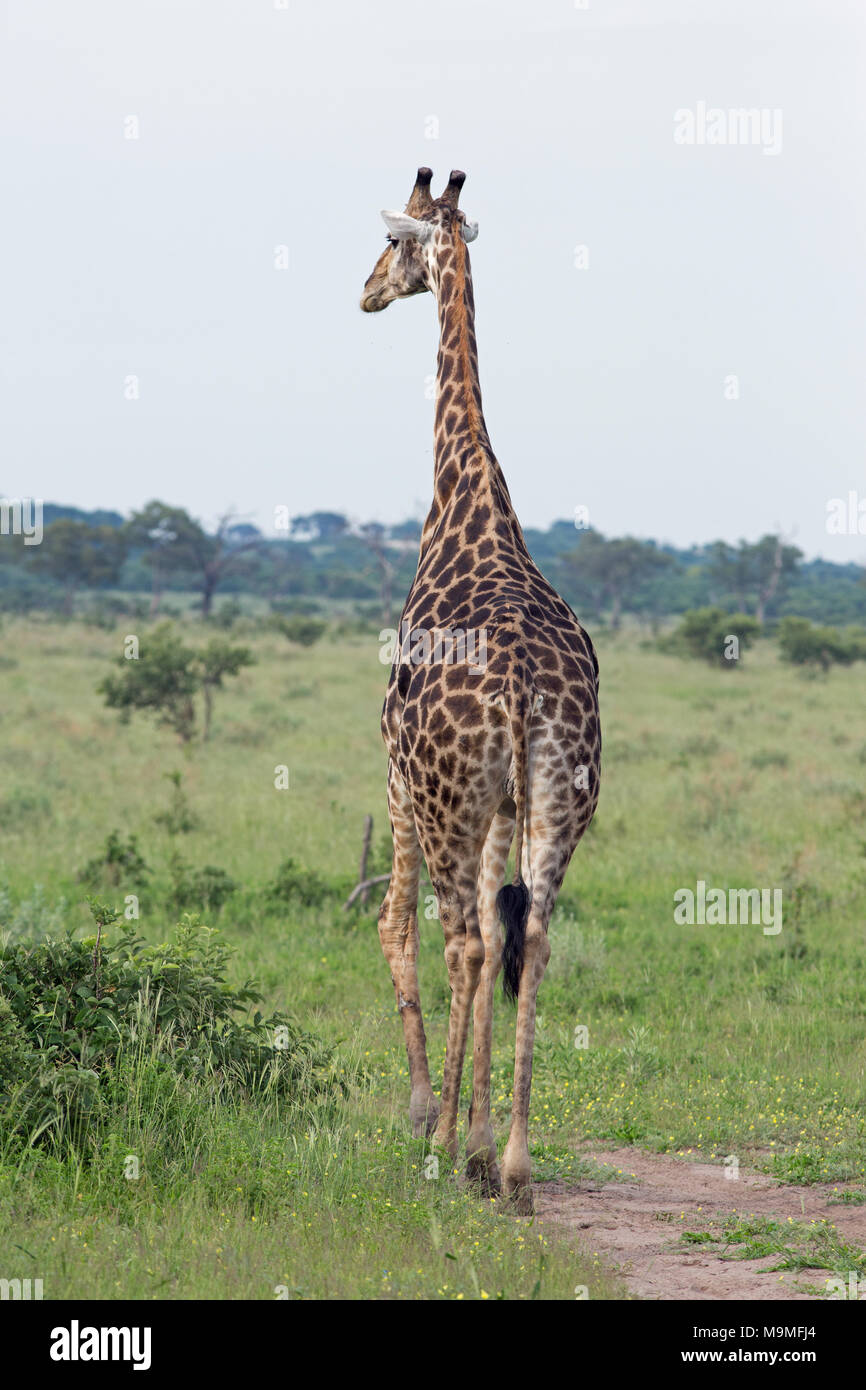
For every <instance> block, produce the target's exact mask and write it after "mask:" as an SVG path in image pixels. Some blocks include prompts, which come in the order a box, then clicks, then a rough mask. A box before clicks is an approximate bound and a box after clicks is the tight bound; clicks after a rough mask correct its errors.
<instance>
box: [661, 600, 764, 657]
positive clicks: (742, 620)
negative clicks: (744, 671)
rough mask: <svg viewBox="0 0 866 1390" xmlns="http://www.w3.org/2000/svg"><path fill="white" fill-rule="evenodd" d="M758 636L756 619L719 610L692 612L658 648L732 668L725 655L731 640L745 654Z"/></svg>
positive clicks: (708, 609)
mask: <svg viewBox="0 0 866 1390" xmlns="http://www.w3.org/2000/svg"><path fill="white" fill-rule="evenodd" d="M759 632H760V623H759V622H758V620H757V618H753V617H751V616H750V615H749V614H748V613H726V612H725V611H724V609H722V608H693V609H692V610H691V611H690V612H688V613H684V614H683V617H682V621H681V622H680V625H679V627H677V628H675V629H674V631H673V632H672V633H671V635H670V637H668V638H665V639H663V641H662V643H661V644H660V645H661V646H662V647H663V649H665V650H668V651H673V652H680V653H683V654H684V655H687V656H693V657H697V658H698V659H699V660H701V661H709V662H711V663H712V664H713V665H714V666H724V667H733V666H736V665H737V660H736V659H734V658H732V657H731V656H730V655H726V653H727V651H728V647H729V641H730V638H731V637H736V639H737V641H738V643H739V649H740V651H745V650H746V649H747V647H750V646H751V645H752V643H753V642H754V640H755V637H756V636H757V634H758V633H759Z"/></svg>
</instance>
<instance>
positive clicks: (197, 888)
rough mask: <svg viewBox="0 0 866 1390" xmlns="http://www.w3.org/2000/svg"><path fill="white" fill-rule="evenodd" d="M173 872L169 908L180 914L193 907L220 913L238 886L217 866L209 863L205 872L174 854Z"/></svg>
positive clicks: (171, 862)
mask: <svg viewBox="0 0 866 1390" xmlns="http://www.w3.org/2000/svg"><path fill="white" fill-rule="evenodd" d="M170 870H171V880H172V886H171V892H170V894H169V905H170V906H171V907H173V908H174V909H175V911H177V912H184V911H186V910H187V909H189V908H201V909H203V910H204V911H205V912H219V911H220V909H221V908H222V906H223V903H224V902H225V901H226V899H227V898H230V897H231V895H232V893H234V892H235V890H236V889H237V886H238V885H237V884H236V883H235V881H234V879H233V878H230V877H229V875H228V874H227V873H226V871H225V869H218V868H216V867H215V866H214V865H213V864H205V866H204V868H202V869H193V868H191V867H190V865H189V864H185V863H184V861H183V860H182V859H181V858H180V855H178V854H173V855H172V857H171V861H170Z"/></svg>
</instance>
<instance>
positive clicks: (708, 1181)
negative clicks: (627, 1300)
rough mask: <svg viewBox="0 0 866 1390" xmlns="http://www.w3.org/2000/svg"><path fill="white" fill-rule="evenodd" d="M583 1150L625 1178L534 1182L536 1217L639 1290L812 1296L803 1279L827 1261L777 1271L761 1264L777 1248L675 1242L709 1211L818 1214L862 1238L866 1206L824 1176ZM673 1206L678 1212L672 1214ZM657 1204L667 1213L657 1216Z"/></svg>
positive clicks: (812, 1278) (660, 1294) (823, 1276)
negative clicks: (761, 1251) (747, 1254)
mask: <svg viewBox="0 0 866 1390" xmlns="http://www.w3.org/2000/svg"><path fill="white" fill-rule="evenodd" d="M586 1157H587V1158H591V1159H593V1160H594V1161H595V1162H596V1163H599V1164H606V1165H610V1166H611V1167H612V1168H613V1169H614V1170H615V1171H616V1170H621V1171H622V1174H623V1175H624V1178H625V1181H623V1180H621V1179H619V1178H618V1179H617V1180H616V1181H613V1182H605V1183H603V1184H600V1185H597V1186H596V1185H594V1184H592V1183H582V1184H581V1185H580V1186H579V1187H575V1186H569V1185H567V1184H564V1183H558V1182H543V1183H538V1184H536V1185H535V1187H534V1194H535V1210H536V1216H537V1219H538V1220H539V1221H541V1222H544V1223H547V1224H549V1225H551V1226H554V1225H555V1226H559V1227H563V1226H564V1227H567V1228H569V1229H570V1230H573V1231H574V1232H575V1233H576V1234H577V1235H578V1236H579V1237H580V1241H581V1244H582V1245H583V1246H584V1247H585V1248H587V1249H589V1250H590V1251H592V1252H597V1253H598V1254H599V1255H600V1256H601V1258H602V1259H603V1260H604V1262H605V1263H606V1264H608V1265H610V1264H611V1263H612V1264H614V1265H615V1266H616V1267H618V1269H619V1272H620V1274H621V1275H622V1277H623V1279H624V1281H625V1283H626V1285H627V1287H628V1288H629V1290H630V1291H631V1293H632V1294H634V1295H636V1296H637V1297H639V1298H647V1299H737V1298H757V1299H807V1298H812V1297H815V1296H816V1295H815V1294H814V1293H809V1292H807V1291H806V1288H807V1286H809V1285H811V1286H812V1287H813V1288H815V1287H817V1288H820V1289H822V1290H823V1289H824V1287H825V1283H826V1280H827V1279H828V1278H830V1277H832V1272H831V1271H830V1270H827V1269H814V1270H808V1269H804V1270H785V1271H784V1273H783V1274H781V1275H780V1273H778V1272H777V1273H772V1272H770V1268H769V1267H771V1266H772V1265H773V1264H775V1263H777V1261H778V1256H777V1257H767V1258H764V1259H760V1260H723V1259H722V1258H721V1254H720V1252H719V1253H716V1252H714V1251H712V1250H710V1249H707V1248H706V1247H704V1246H700V1245H687V1244H683V1243H682V1242H681V1240H680V1236H681V1233H682V1232H683V1231H684V1230H701V1229H703V1227H704V1225H705V1223H706V1222H707V1221H708V1220H710V1219H712V1218H714V1217H724V1216H728V1215H733V1214H734V1213H735V1212H736V1213H738V1214H739V1215H740V1216H743V1215H746V1214H753V1213H754V1214H756V1215H760V1216H772V1217H775V1218H776V1219H780V1220H785V1219H787V1217H789V1216H790V1217H792V1218H793V1219H794V1220H795V1221H804V1220H805V1221H810V1220H812V1219H813V1218H814V1219H818V1220H826V1221H827V1222H828V1223H830V1224H831V1225H834V1226H835V1227H836V1228H837V1231H838V1233H839V1235H840V1236H841V1237H842V1239H843V1240H846V1241H848V1242H850V1244H851V1245H853V1246H855V1247H857V1248H858V1249H864V1248H866V1206H838V1205H831V1204H830V1199H831V1198H832V1197H833V1196H834V1195H836V1196H838V1195H839V1192H838V1190H837V1189H836V1188H834V1186H833V1185H832V1184H830V1185H827V1186H813V1187H788V1186H784V1187H780V1186H778V1185H776V1184H774V1183H773V1182H772V1181H770V1179H768V1178H766V1177H764V1176H762V1175H760V1174H755V1173H748V1172H746V1171H745V1170H744V1169H743V1167H742V1166H741V1168H740V1174H739V1178H738V1179H737V1181H732V1180H730V1179H727V1178H726V1177H725V1175H724V1169H723V1168H722V1167H720V1166H718V1165H717V1164H702V1163H692V1162H689V1161H688V1160H684V1159H678V1158H672V1157H670V1156H669V1155H666V1154H650V1153H643V1152H641V1151H640V1150H637V1149H630V1148H626V1149H612V1150H600V1149H587V1150H586ZM841 1187H842V1185H841V1184H839V1188H841ZM682 1212H685V1220H681V1219H680V1214H681V1213H682ZM666 1213H667V1214H670V1215H671V1216H672V1217H673V1220H670V1221H668V1220H665V1219H664V1216H665V1214H666ZM660 1216H661V1219H659V1218H660ZM590 1297H591V1290H590Z"/></svg>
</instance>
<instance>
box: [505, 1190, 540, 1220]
mask: <svg viewBox="0 0 866 1390" xmlns="http://www.w3.org/2000/svg"><path fill="white" fill-rule="evenodd" d="M504 1195H505V1200H506V1202H507V1203H508V1207H509V1210H510V1211H511V1212H513V1214H514V1215H515V1216H533V1215H534V1213H535V1203H534V1202H533V1200H532V1185H531V1184H530V1183H524V1184H522V1185H520V1186H514V1187H509V1186H508V1185H507V1184H506V1190H505V1194H504Z"/></svg>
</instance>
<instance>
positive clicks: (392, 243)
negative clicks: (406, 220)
mask: <svg viewBox="0 0 866 1390" xmlns="http://www.w3.org/2000/svg"><path fill="white" fill-rule="evenodd" d="M385 240H386V241H387V243H388V245H389V246H399V245H400V243H399V241H398V240H397V238H396V237H395V236H391V235H390V233H389V234H388V235H387V236H386V237H385Z"/></svg>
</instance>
